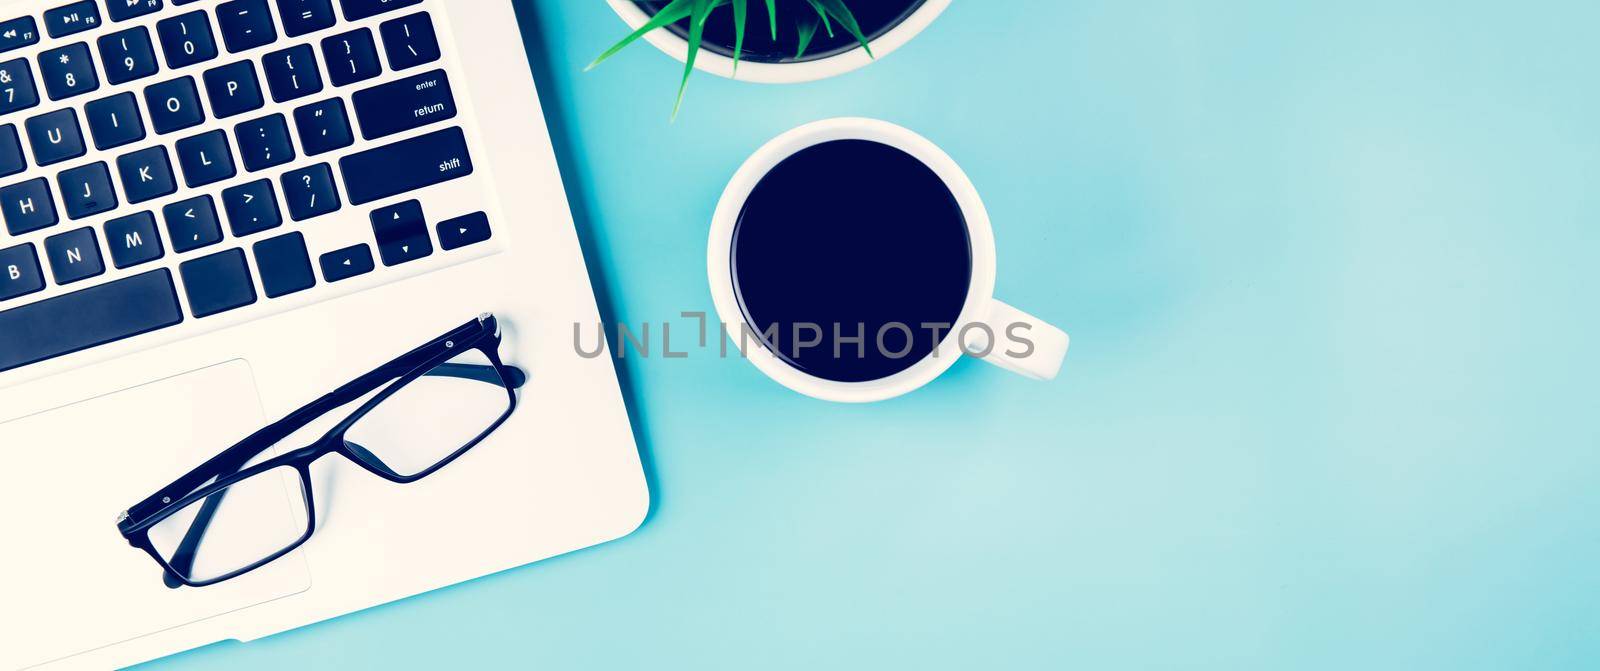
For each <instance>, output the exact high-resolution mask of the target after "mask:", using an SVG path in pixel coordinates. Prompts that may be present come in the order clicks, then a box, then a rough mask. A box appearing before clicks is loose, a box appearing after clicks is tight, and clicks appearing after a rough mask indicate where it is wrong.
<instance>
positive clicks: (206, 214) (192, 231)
mask: <svg viewBox="0 0 1600 671" xmlns="http://www.w3.org/2000/svg"><path fill="white" fill-rule="evenodd" d="M161 216H162V218H163V219H166V220H167V237H168V238H170V239H171V240H172V251H174V252H177V253H179V254H182V253H183V252H187V251H190V250H195V249H199V248H201V247H205V246H208V245H214V244H217V243H219V242H222V224H221V222H220V221H219V220H218V219H217V207H216V204H215V203H213V202H212V201H211V196H199V197H195V198H190V199H188V200H180V201H178V202H176V203H173V204H171V205H168V206H166V207H164V208H161Z"/></svg>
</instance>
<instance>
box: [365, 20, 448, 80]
mask: <svg viewBox="0 0 1600 671" xmlns="http://www.w3.org/2000/svg"><path fill="white" fill-rule="evenodd" d="M378 32H379V34H381V35H383V52H384V53H385V54H386V55H388V56H389V69H390V70H404V69H406V68H414V67H416V66H418V65H422V64H424V63H432V62H434V61H436V60H439V37H438V36H437V35H435V34H434V32H433V19H431V18H429V17H428V13H427V12H419V13H417V14H412V15H411V16H407V17H403V18H399V19H393V20H390V21H384V22H383V25H381V26H378Z"/></svg>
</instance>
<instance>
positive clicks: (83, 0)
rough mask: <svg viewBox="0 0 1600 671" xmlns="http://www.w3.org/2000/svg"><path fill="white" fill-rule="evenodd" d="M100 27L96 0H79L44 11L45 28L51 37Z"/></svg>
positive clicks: (64, 35) (98, 8)
mask: <svg viewBox="0 0 1600 671" xmlns="http://www.w3.org/2000/svg"><path fill="white" fill-rule="evenodd" d="M113 1H115V0H113ZM98 27H100V7H99V5H96V4H95V0H78V1H77V2H74V3H72V4H68V5H62V6H60V7H57V8H55V9H50V10H46V11H45V13H44V29H45V32H47V33H49V34H50V36H51V37H66V36H68V35H72V34H74V33H81V32H83V31H85V30H90V29H93V28H98Z"/></svg>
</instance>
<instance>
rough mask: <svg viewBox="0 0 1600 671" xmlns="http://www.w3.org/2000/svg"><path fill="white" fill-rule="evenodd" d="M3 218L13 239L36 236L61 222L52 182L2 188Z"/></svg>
mask: <svg viewBox="0 0 1600 671" xmlns="http://www.w3.org/2000/svg"><path fill="white" fill-rule="evenodd" d="M0 216H4V217H5V220H6V230H8V231H10V232H11V234H12V235H22V234H23V233H32V232H34V231H37V230H39V229H41V228H49V227H51V226H54V225H56V222H57V221H60V219H58V218H57V217H56V201H55V198H54V197H52V196H51V195H50V182H49V181H48V180H46V179H45V178H43V177H37V178H34V179H30V180H28V181H26V182H22V183H20V184H12V185H11V186H7V187H4V188H0Z"/></svg>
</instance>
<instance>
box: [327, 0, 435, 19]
mask: <svg viewBox="0 0 1600 671" xmlns="http://www.w3.org/2000/svg"><path fill="white" fill-rule="evenodd" d="M421 2H422V0H341V2H340V4H341V5H343V6H344V20H346V21H360V20H362V19H365V18H367V17H369V16H377V15H379V14H382V13H384V12H392V11H395V10H397V9H404V8H406V7H410V6H412V5H416V4H420V3H421Z"/></svg>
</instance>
